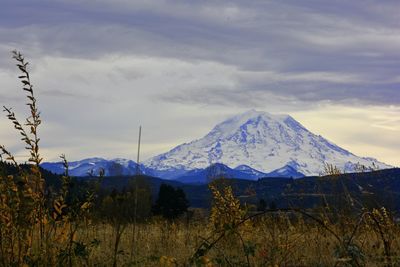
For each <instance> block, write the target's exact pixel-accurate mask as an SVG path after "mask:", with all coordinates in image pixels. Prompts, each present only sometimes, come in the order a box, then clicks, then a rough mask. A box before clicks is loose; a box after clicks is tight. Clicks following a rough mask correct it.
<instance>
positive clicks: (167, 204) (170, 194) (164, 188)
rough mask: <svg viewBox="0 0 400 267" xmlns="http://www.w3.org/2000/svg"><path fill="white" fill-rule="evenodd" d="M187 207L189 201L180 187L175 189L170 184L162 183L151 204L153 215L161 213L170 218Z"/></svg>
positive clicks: (177, 215) (180, 213) (184, 210)
mask: <svg viewBox="0 0 400 267" xmlns="http://www.w3.org/2000/svg"><path fill="white" fill-rule="evenodd" d="M188 207H189V202H188V200H187V199H186V195H185V192H183V190H182V189H180V188H177V189H175V188H174V187H172V186H170V185H166V184H162V185H161V186H160V191H159V193H158V198H157V200H156V203H155V205H154V206H153V212H154V214H155V215H161V216H163V217H164V218H166V219H169V220H172V219H175V218H177V217H179V216H180V215H182V214H183V213H184V212H186V211H187V208H188Z"/></svg>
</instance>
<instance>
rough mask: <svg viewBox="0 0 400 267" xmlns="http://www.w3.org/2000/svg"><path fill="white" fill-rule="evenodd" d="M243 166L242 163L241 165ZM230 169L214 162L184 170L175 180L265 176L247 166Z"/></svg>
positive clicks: (204, 181) (199, 180) (201, 181)
mask: <svg viewBox="0 0 400 267" xmlns="http://www.w3.org/2000/svg"><path fill="white" fill-rule="evenodd" d="M242 166H244V165H242ZM240 169H241V170H238V169H237V168H235V169H231V168H229V167H228V166H226V165H224V164H221V163H215V164H212V165H210V166H209V167H207V168H205V169H195V170H191V171H188V172H186V173H185V174H184V175H182V176H180V177H178V178H177V179H176V180H177V181H180V182H182V183H206V182H208V181H210V180H212V179H215V178H218V177H224V178H228V179H230V178H236V179H245V180H257V179H258V178H261V177H265V174H264V173H261V172H259V171H257V170H254V169H251V168H250V167H248V166H245V167H241V168H240Z"/></svg>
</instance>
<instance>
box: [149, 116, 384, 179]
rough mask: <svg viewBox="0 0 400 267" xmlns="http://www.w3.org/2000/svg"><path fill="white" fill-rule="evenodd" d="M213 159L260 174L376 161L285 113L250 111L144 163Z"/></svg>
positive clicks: (201, 165)
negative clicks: (331, 140)
mask: <svg viewBox="0 0 400 267" xmlns="http://www.w3.org/2000/svg"><path fill="white" fill-rule="evenodd" d="M215 163H223V164H225V165H227V166H228V167H230V168H236V167H238V166H243V165H246V166H248V167H250V168H252V169H255V170H257V171H259V172H261V173H273V174H275V175H277V174H278V173H279V171H280V172H281V173H286V172H290V173H293V172H294V173H297V174H299V175H301V174H304V175H319V174H320V173H321V172H323V170H324V164H325V163H329V164H333V165H335V166H337V167H339V168H340V169H342V170H344V171H346V172H351V171H354V165H355V164H357V163H360V164H362V165H365V166H367V167H368V166H372V164H375V165H376V166H378V167H379V168H381V169H384V168H389V167H390V166H389V165H386V164H384V163H382V162H379V161H377V160H376V159H373V158H364V157H359V156H356V155H354V154H352V153H350V152H349V151H347V150H345V149H343V148H340V147H339V146H337V145H335V144H334V143H332V142H330V141H328V140H327V139H325V138H323V137H322V136H319V135H315V134H313V133H311V132H310V131H308V130H307V129H306V128H305V127H303V126H302V125H301V124H300V123H299V122H297V121H296V120H295V119H293V118H292V117H291V116H289V115H272V114H269V113H266V112H259V111H255V110H251V111H248V112H245V113H243V114H240V115H237V116H234V117H231V118H229V119H227V120H225V121H223V122H222V123H220V124H218V125H216V126H215V127H214V128H213V129H212V130H211V132H209V133H208V134H207V135H206V136H204V137H203V138H201V139H198V140H195V141H192V142H190V143H185V144H182V145H179V146H177V147H175V148H174V149H172V150H171V151H169V152H166V153H164V154H161V155H158V156H155V157H153V158H151V159H149V160H147V161H145V162H144V165H145V166H146V167H147V168H149V169H154V170H158V171H167V170H170V169H175V170H176V169H178V170H195V169H205V168H207V167H208V166H210V165H213V164H215Z"/></svg>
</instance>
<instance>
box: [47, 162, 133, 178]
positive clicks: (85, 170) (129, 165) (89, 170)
mask: <svg viewBox="0 0 400 267" xmlns="http://www.w3.org/2000/svg"><path fill="white" fill-rule="evenodd" d="M68 165H69V168H68V169H69V174H70V175H71V176H80V177H83V176H90V175H95V176H97V175H99V173H100V171H101V170H104V175H106V176H119V175H134V174H136V166H137V164H136V162H134V161H132V160H128V159H121V158H117V159H113V160H106V159H103V158H88V159H84V160H80V161H72V162H69V163H68ZM41 167H42V168H44V169H46V170H48V171H51V172H53V173H56V174H63V173H65V169H64V166H63V164H62V162H44V163H42V164H41Z"/></svg>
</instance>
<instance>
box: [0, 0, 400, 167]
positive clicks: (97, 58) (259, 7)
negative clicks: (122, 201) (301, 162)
mask: <svg viewBox="0 0 400 267" xmlns="http://www.w3.org/2000/svg"><path fill="white" fill-rule="evenodd" d="M398 10H400V3H399V2H398V1H385V2H384V3H383V2H382V1H373V0H367V1H363V2H362V3H361V2H358V1H343V0H333V1H328V2H326V1H317V0H312V1H307V2H306V3H304V1H297V0H286V1H265V0H262V1H261V0H260V1H211V0H209V1H190V3H189V2H188V1H177V0H175V1H167V0H164V1H162V0H160V1H127V0H116V1H105V0H99V1H83V0H81V1H18V2H15V1H11V0H5V1H3V3H2V8H1V10H0V58H1V59H2V60H0V78H1V79H0V88H2V89H1V91H0V99H1V104H6V105H12V106H16V108H17V109H22V108H23V105H22V104H21V99H23V98H22V97H20V95H21V92H20V91H18V90H16V89H15V88H18V87H19V84H18V82H17V81H15V76H16V75H17V74H16V71H15V69H14V67H13V64H14V62H13V61H12V60H11V59H10V53H9V51H10V50H12V49H18V50H21V51H22V52H24V53H25V54H26V56H27V57H28V58H29V60H30V61H31V62H32V67H31V69H32V75H33V77H34V82H35V85H36V87H35V88H37V94H38V95H39V96H40V104H41V108H42V110H43V116H44V119H45V121H46V123H47V124H46V125H45V126H46V127H47V128H45V129H44V131H45V133H44V134H46V136H45V137H46V138H47V139H45V137H44V138H43V140H48V141H47V143H44V146H45V149H46V153H47V156H48V157H49V158H51V159H54V158H55V157H56V152H55V151H56V150H57V149H61V150H67V151H62V152H65V153H67V154H68V152H70V154H72V157H74V158H79V157H82V156H91V155H100V156H109V157H112V156H128V157H131V158H133V156H132V154H133V153H134V152H133V151H134V146H135V145H134V144H133V143H134V141H133V140H134V139H135V135H136V129H137V127H138V125H139V124H145V126H146V127H145V129H149V132H148V133H147V134H146V136H145V139H146V138H148V139H147V140H146V142H147V147H148V149H147V150H146V149H145V151H144V153H145V156H151V155H154V154H157V153H160V152H163V150H164V149H167V148H171V147H172V146H173V145H175V144H178V143H179V142H182V141H189V140H191V139H192V138H198V137H200V136H201V134H204V133H206V132H207V130H208V129H209V128H211V127H212V125H213V124H214V123H216V122H218V120H220V119H223V118H224V117H225V116H226V115H228V114H233V113H236V112H240V111H242V110H245V109H248V108H258V109H263V110H267V111H270V112H277V111H278V112H291V113H294V114H300V116H302V115H301V114H308V116H310V117H309V120H310V121H319V123H322V121H323V120H319V119H318V118H321V116H322V115H321V114H317V113H316V111H321V110H324V109H326V108H331V107H335V108H337V109H339V108H342V107H350V106H352V107H356V108H358V109H359V110H363V109H364V112H365V116H364V119H365V120H366V122H365V123H366V124H367V125H369V126H370V127H371V129H372V128H373V129H378V128H379V127H380V128H379V129H380V130H381V131H385V133H386V131H391V133H392V134H393V132H396V131H398V129H397V128H396V126H393V125H395V124H396V122H394V121H393V120H391V119H390V115H388V114H393V113H391V112H389V111H388V110H390V107H398V106H400V91H399V85H400V63H399V62H400V49H399V47H400V21H399V20H398V12H397V11H398ZM375 109H379V110H380V112H381V114H383V115H382V116H383V117H382V118H380V119H379V121H377V120H376V119H372V118H371V117H370V113H369V112H370V111H371V110H375ZM21 112H22V110H21ZM302 112H303V113H302ZM215 114H218V115H215ZM366 114H368V115H366ZM396 114H397V113H396ZM325 115H326V116H329V115H327V114H325ZM318 116H319V117H318ZM315 117H317V119H315ZM302 119H303V120H304V121H307V120H308V119H307V117H302ZM353 119H354V118H353ZM191 120H193V122H192V123H191V124H190V125H191V126H190V127H185V128H184V129H182V125H187V123H190V121H191ZM302 122H303V121H302ZM184 123H186V124H184ZM350 124H351V123H350ZM0 126H1V127H3V126H2V124H0ZM376 127H378V128H376ZM160 128H161V129H162V131H161V132H160ZM188 128H190V129H188ZM347 128H348V126H346V125H344V126H343V127H342V128H340V127H339V129H337V130H336V131H335V132H334V133H333V134H332V138H331V139H333V141H336V142H338V143H339V144H340V142H342V139H340V138H341V137H340V136H342V135H341V134H340V132H341V131H343V130H345V129H347ZM316 129H317V130H318V129H319V130H323V129H324V125H322V126H320V127H316ZM390 129H391V130H390ZM393 129H395V130H393ZM4 131H6V130H4ZM2 132H3V128H2ZM67 132H68V134H66V133H67ZM372 132H373V133H375V131H372V130H371V135H372ZM352 134H353V135H352V136H353V137H352V138H353V139H354V140H356V139H357V135H358V134H361V133H352ZM367 135H368V133H367ZM55 136H58V137H59V138H61V139H62V140H63V142H62V143H64V144H65V145H64V146H65V147H61V145H60V141H59V139H57V138H56V137H55ZM0 138H1V140H7V141H6V142H5V143H7V144H9V145H14V143H13V141H9V139H8V137H7V139H5V138H6V136H5V134H0ZM116 140H117V141H116ZM343 143H344V144H345V145H347V146H348V147H346V148H348V149H350V150H351V149H352V147H351V142H347V141H346V142H343ZM67 144H68V145H67ZM127 144H132V145H131V146H130V147H129V148H128V146H127ZM374 146H381V147H382V150H385V149H390V148H388V147H387V144H385V142H384V141H382V142H380V141H379V140H376V141H375V144H374ZM391 146H392V149H397V148H400V143H396V144H395V145H394V144H391ZM98 147H102V148H103V149H100V148H98ZM385 151H386V150H385ZM356 152H357V151H356ZM364 152H365V151H364V150H363V151H360V153H364ZM388 153H389V152H388ZM389 154H390V153H389ZM379 156H382V155H379ZM383 157H385V156H383ZM388 158H389V156H388ZM382 160H385V158H382ZM389 161H390V162H389V163H391V164H395V162H394V160H393V158H390V159H389Z"/></svg>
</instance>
